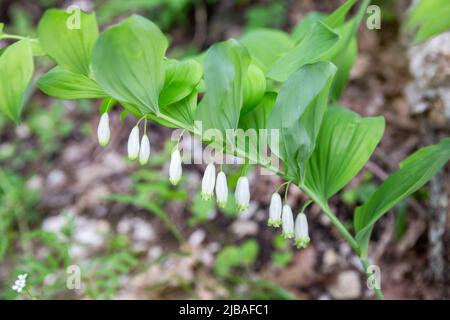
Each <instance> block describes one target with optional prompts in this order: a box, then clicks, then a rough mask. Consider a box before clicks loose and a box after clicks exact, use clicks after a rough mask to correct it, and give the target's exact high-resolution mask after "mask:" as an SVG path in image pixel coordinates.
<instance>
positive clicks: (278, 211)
mask: <svg viewBox="0 0 450 320" xmlns="http://www.w3.org/2000/svg"><path fill="white" fill-rule="evenodd" d="M285 184H287V186H286V191H285V204H284V205H283V203H282V200H281V196H280V195H279V193H278V190H277V191H276V192H275V193H274V194H273V195H272V198H271V200H270V206H269V221H268V223H267V225H268V226H269V227H275V228H278V227H280V226H281V227H282V234H283V236H284V238H285V239H295V245H296V246H297V248H305V247H306V246H308V244H309V242H310V238H309V231H308V221H307V219H306V215H305V213H304V211H305V209H306V207H307V206H308V205H309V204H310V203H311V202H308V203H306V204H305V205H304V206H303V208H302V210H301V211H300V213H299V214H298V215H297V217H296V218H295V221H294V215H293V213H292V209H291V207H290V206H289V204H288V203H287V192H288V189H289V184H290V183H289V182H287V183H285ZM281 186H283V185H281ZM281 186H280V187H279V188H281ZM279 188H278V189H279Z"/></svg>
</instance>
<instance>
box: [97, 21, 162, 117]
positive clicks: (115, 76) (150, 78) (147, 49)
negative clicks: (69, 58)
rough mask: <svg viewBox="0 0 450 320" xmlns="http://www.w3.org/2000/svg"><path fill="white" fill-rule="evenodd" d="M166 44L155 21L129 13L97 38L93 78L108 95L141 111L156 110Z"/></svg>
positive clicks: (143, 112)
mask: <svg viewBox="0 0 450 320" xmlns="http://www.w3.org/2000/svg"><path fill="white" fill-rule="evenodd" d="M167 46H168V42H167V39H166V38H165V37H164V35H163V33H162V32H161V30H159V29H158V27H157V26H156V25H155V24H154V23H152V22H151V21H149V20H147V19H145V18H143V17H140V16H137V15H134V16H131V17H130V18H128V19H126V20H125V21H123V22H122V23H120V24H118V25H116V26H114V27H112V28H110V29H108V30H106V31H105V32H103V33H102V34H101V35H100V37H99V38H98V40H97V43H96V44H95V47H94V53H93V61H92V62H93V64H92V66H93V71H94V75H95V79H96V80H97V82H98V84H99V85H100V87H101V88H102V89H103V90H104V91H105V92H106V93H107V94H108V95H109V96H111V97H113V98H115V99H117V100H119V101H121V102H124V103H128V104H133V105H135V106H136V107H137V108H138V110H139V111H140V113H141V114H149V113H151V112H153V113H158V111H159V104H158V98H159V94H160V93H161V90H162V88H163V86H164V77H165V67H164V54H165V52H166V49H167Z"/></svg>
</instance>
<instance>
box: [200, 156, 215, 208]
mask: <svg viewBox="0 0 450 320" xmlns="http://www.w3.org/2000/svg"><path fill="white" fill-rule="evenodd" d="M215 183H216V167H215V166H214V164H213V163H210V164H208V166H207V167H206V170H205V174H204V175H203V179H202V193H201V196H202V199H203V200H210V199H212V197H213V196H214V185H215Z"/></svg>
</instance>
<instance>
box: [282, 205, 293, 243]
mask: <svg viewBox="0 0 450 320" xmlns="http://www.w3.org/2000/svg"><path fill="white" fill-rule="evenodd" d="M281 219H282V221H283V237H284V238H285V239H292V238H294V216H293V215H292V209H291V207H290V206H289V205H287V204H285V205H284V206H283V215H282V217H281Z"/></svg>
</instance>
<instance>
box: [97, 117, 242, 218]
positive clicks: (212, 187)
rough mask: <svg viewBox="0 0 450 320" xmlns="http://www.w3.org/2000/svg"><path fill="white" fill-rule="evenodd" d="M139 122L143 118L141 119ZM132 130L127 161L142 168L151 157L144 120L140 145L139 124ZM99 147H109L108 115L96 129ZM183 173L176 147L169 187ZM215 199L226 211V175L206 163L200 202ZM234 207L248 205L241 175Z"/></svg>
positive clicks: (170, 167) (171, 162)
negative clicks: (135, 161)
mask: <svg viewBox="0 0 450 320" xmlns="http://www.w3.org/2000/svg"><path fill="white" fill-rule="evenodd" d="M141 120H142V119H141ZM141 120H139V121H138V123H137V124H136V125H135V126H134V127H133V129H132V130H131V133H130V136H129V138H128V145H127V147H128V159H130V160H132V161H133V160H136V159H138V158H139V163H140V164H141V165H144V164H146V163H147V162H148V160H149V158H150V140H149V139H148V136H147V132H146V131H147V130H146V128H147V122H146V121H147V120H145V126H144V135H143V136H142V139H141V141H140V143H139V123H140V121H141ZM97 135H98V141H99V144H100V146H102V147H104V146H106V145H107V144H108V142H109V138H110V129H109V117H108V113H106V112H105V113H103V115H102V116H101V117H100V122H99V125H98V129H97ZM182 173H183V169H182V160H181V154H180V150H179V147H178V145H177V146H176V147H175V148H174V149H173V151H172V154H171V159H170V165H169V181H170V183H171V184H172V185H174V186H175V185H177V184H178V182H179V181H180V179H181V176H182ZM214 193H215V196H216V201H217V205H218V207H219V208H225V207H226V205H227V202H228V183H227V177H226V175H225V172H223V171H220V172H219V174H218V175H217V177H216V167H215V165H214V163H212V162H211V163H209V164H208V166H207V167H206V170H205V172H204V174H203V179H202V192H201V197H202V199H203V200H211V199H212V198H214ZM235 198H236V205H237V209H238V210H239V211H245V210H247V209H248V208H249V206H250V189H249V183H248V179H247V177H245V176H242V177H240V178H239V179H238V182H237V186H236V191H235Z"/></svg>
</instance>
